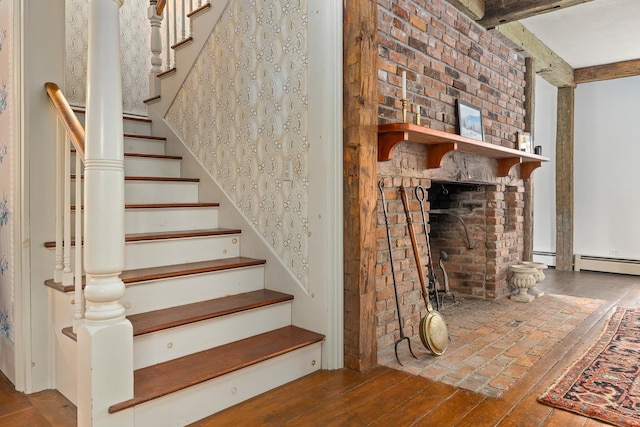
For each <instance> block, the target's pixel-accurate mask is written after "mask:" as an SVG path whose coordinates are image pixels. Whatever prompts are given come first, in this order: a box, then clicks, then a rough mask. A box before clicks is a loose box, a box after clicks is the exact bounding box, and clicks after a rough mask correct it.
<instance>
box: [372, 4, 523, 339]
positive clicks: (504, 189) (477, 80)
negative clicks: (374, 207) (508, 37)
mask: <svg viewBox="0 0 640 427" xmlns="http://www.w3.org/2000/svg"><path fill="white" fill-rule="evenodd" d="M378 12H379V15H378V35H379V39H380V46H379V49H378V79H379V80H378V94H379V115H378V117H379V123H393V122H399V121H401V118H402V114H401V103H400V85H401V77H400V76H401V72H402V71H406V74H407V98H408V103H409V111H410V114H409V116H408V120H409V121H412V120H413V117H414V116H413V114H411V111H414V108H415V107H414V106H415V105H419V106H420V107H421V114H422V121H421V123H420V125H421V126H425V127H429V128H431V129H436V130H439V131H445V132H449V133H456V132H457V131H456V124H457V123H456V122H457V119H456V114H455V104H456V99H461V100H463V101H466V102H468V103H471V104H473V105H476V106H478V107H480V108H481V109H482V118H483V125H484V126H483V128H484V141H485V142H488V143H491V144H497V145H501V146H504V147H509V148H515V139H516V134H517V132H522V131H523V129H524V114H525V111H524V108H523V105H524V85H525V82H524V71H525V65H524V58H522V57H521V56H519V55H518V53H517V52H515V51H513V50H511V49H510V48H509V47H508V46H507V45H505V44H504V43H503V42H502V41H501V39H500V38H499V37H497V36H495V35H494V34H493V33H491V32H487V31H485V30H484V29H483V28H481V27H479V26H478V25H476V24H475V23H474V22H472V21H470V20H469V19H468V18H466V17H465V16H464V15H462V14H461V13H459V12H458V11H457V10H456V9H455V8H454V7H452V6H451V5H449V4H448V3H447V2H445V1H443V0H412V1H389V0H378ZM426 165H427V149H426V147H425V146H424V145H421V144H416V143H412V142H410V141H409V142H401V143H400V144H398V145H397V146H396V147H395V149H394V154H393V158H392V159H391V160H388V161H381V162H378V172H377V175H378V179H379V180H380V181H382V182H383V184H384V187H385V200H386V204H385V205H386V208H387V211H388V220H389V223H390V234H391V243H392V253H393V260H394V268H395V272H396V274H395V281H396V284H397V288H398V294H399V297H398V300H399V303H400V316H401V318H402V328H403V331H404V334H405V335H406V336H414V335H417V334H418V326H419V322H420V318H421V316H422V315H424V313H425V306H424V302H423V300H422V296H421V291H420V289H421V288H420V283H419V280H418V276H417V272H416V264H415V260H414V257H413V252H412V246H411V242H410V239H409V235H408V230H407V224H406V218H405V214H404V210H403V206H402V203H401V200H400V197H399V194H398V187H400V186H404V187H406V188H407V189H408V190H409V192H408V194H410V195H411V197H410V199H411V203H410V206H411V215H412V218H414V224H416V225H418V226H417V227H416V231H417V233H418V240H419V242H420V245H419V246H420V251H421V261H422V263H423V264H424V265H427V264H428V258H427V254H426V252H427V251H426V245H425V243H426V242H425V240H424V230H423V229H422V225H421V219H420V207H419V204H418V202H417V201H416V200H415V198H414V197H413V193H412V191H413V188H415V186H416V185H421V186H423V187H425V188H428V201H427V203H425V208H426V210H427V212H431V213H430V214H429V215H428V221H429V223H430V227H431V234H430V236H431V252H432V255H433V264H434V266H435V267H436V271H437V266H438V261H439V258H440V252H441V251H444V252H446V253H447V255H448V258H447V260H446V261H443V264H444V265H445V268H446V270H447V272H448V275H449V280H450V287H451V291H452V292H454V293H455V294H457V295H459V296H461V297H463V298H490V299H499V298H504V297H506V296H508V295H509V294H510V293H511V287H510V285H509V284H508V281H507V279H508V277H507V276H508V266H509V264H511V263H513V262H515V261H518V260H521V259H522V254H523V249H524V246H523V245H524V243H523V233H524V231H523V206H524V181H523V180H522V179H520V178H519V174H518V168H519V166H515V167H514V168H513V170H512V171H511V173H510V174H509V175H508V176H506V177H498V176H497V175H498V174H497V164H496V160H495V159H492V158H487V157H483V156H479V155H473V154H465V153H460V152H451V153H448V154H447V155H446V156H445V157H444V158H443V162H442V166H441V167H439V168H435V169H427V167H426ZM378 198H379V202H378V215H377V226H378V228H377V231H378V234H377V263H376V294H377V307H376V314H377V319H376V321H377V323H376V327H377V341H378V348H383V347H386V346H388V345H391V344H393V343H394V341H395V340H396V339H398V335H399V322H398V315H397V313H396V305H395V297H394V290H393V282H394V280H393V277H392V275H391V264H390V254H389V250H388V246H387V239H386V236H387V234H386V227H385V224H384V217H383V214H382V203H381V202H380V195H378ZM418 223H419V224H418ZM463 225H464V227H463ZM465 228H466V233H467V234H468V238H469V239H468V240H469V243H470V246H471V248H469V247H468V246H469V243H467V238H466V234H465Z"/></svg>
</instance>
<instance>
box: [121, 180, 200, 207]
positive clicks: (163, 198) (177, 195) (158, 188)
mask: <svg viewBox="0 0 640 427" xmlns="http://www.w3.org/2000/svg"><path fill="white" fill-rule="evenodd" d="M124 187H125V189H124V194H125V196H124V201H125V203H127V204H144V203H197V202H198V183H197V182H171V181H169V182H154V181H125V186H124Z"/></svg>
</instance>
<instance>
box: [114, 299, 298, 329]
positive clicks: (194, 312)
mask: <svg viewBox="0 0 640 427" xmlns="http://www.w3.org/2000/svg"><path fill="white" fill-rule="evenodd" d="M292 299H293V296H292V295H288V294H285V293H282V292H277V291H272V290H268V289H260V290H258V291H252V292H246V293H242V294H238V295H229V296H226V297H222V298H217V299H212V300H208V301H200V302H196V303H193V304H186V305H183V306H180V307H172V308H167V309H164V310H155V311H149V312H147V313H140V314H134V315H131V316H127V318H128V319H129V321H130V322H131V324H132V325H133V336H134V337H135V336H139V335H144V334H149V333H151V332H156V331H160V330H163V329H168V328H173V327H176V326H182V325H187V324H189V323H195V322H199V321H202V320H207V319H214V318H216V317H221V316H225V315H228V314H232V313H239V312H242V311H246V310H251V309H254V308H258V307H265V306H267V305H271V304H277V303H280V302H284V301H291V300H292Z"/></svg>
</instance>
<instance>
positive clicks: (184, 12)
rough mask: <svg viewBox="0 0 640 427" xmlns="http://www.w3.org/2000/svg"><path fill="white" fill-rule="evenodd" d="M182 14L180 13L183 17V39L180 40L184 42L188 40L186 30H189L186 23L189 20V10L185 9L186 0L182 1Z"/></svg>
mask: <svg viewBox="0 0 640 427" xmlns="http://www.w3.org/2000/svg"><path fill="white" fill-rule="evenodd" d="M181 12H182V13H180V15H182V32H181V35H182V38H181V39H180V41H182V40H184V39H185V38H186V37H185V34H186V33H185V30H186V28H187V25H186V24H187V22H186V19H187V9H186V8H185V3H184V0H182V11H181Z"/></svg>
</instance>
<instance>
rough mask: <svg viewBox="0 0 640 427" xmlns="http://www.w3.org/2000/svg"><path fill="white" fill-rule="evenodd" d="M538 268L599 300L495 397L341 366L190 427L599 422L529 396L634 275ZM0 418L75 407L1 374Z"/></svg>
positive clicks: (34, 421) (574, 350)
mask: <svg viewBox="0 0 640 427" xmlns="http://www.w3.org/2000/svg"><path fill="white" fill-rule="evenodd" d="M545 273H546V275H547V278H546V279H545V281H544V282H543V283H542V285H543V286H541V288H543V289H544V290H545V291H546V292H548V293H554V294H564V295H573V296H581V297H588V298H595V299H603V300H605V301H606V302H605V303H604V304H602V305H601V306H600V308H599V309H597V310H596V311H595V312H594V313H593V315H591V316H590V317H589V318H587V319H586V320H585V321H584V322H583V323H582V324H580V325H579V326H578V327H577V328H576V329H575V330H574V331H573V332H571V333H570V334H569V335H568V336H567V337H566V338H565V339H564V340H563V341H562V342H561V343H560V345H558V346H556V347H555V348H554V349H553V350H551V351H550V352H549V353H548V354H547V355H546V356H544V357H543V358H542V359H541V360H540V361H539V362H538V363H536V364H535V365H534V366H533V367H532V368H531V370H530V371H529V372H528V374H527V375H526V376H525V377H523V378H522V379H521V380H520V381H518V382H517V383H516V384H515V385H514V386H512V387H511V388H510V389H509V390H508V391H507V392H506V393H505V394H504V395H503V396H502V397H501V398H499V399H493V398H489V397H486V396H484V395H480V394H476V393H473V392H470V391H466V390H462V389H456V388H454V387H452V386H449V385H445V384H441V383H437V382H433V381H430V380H428V379H425V378H422V377H416V376H412V375H409V374H407V373H405V372H401V371H397V370H394V369H391V368H386V367H376V368H374V369H371V370H369V371H368V372H363V373H358V372H354V371H351V370H348V369H342V370H337V371H320V372H317V373H315V374H313V375H310V376H307V377H305V378H302V379H300V380H298V381H295V382H293V383H290V384H287V385H285V386H283V387H280V388H278V389H276V390H273V391H271V392H269V393H266V394H263V395H261V396H258V397H256V398H254V399H251V400H249V401H247V402H245V403H243V404H240V405H238V406H235V407H233V408H230V409H228V410H226V411H222V412H220V413H218V414H216V415H213V416H211V417H209V418H206V419H204V420H201V421H199V422H197V423H194V424H193V426H199V427H202V426H236V425H243V426H303V425H304V426H307V425H308V426H329V425H335V426H364V425H371V426H422V425H425V426H427V425H428V426H474V427H477V426H572V427H573V426H576V427H593V426H600V425H602V426H604V425H606V424H603V423H600V422H598V421H595V420H592V419H588V418H584V417H581V416H579V415H575V414H571V413H569V412H566V411H562V410H557V409H553V408H551V407H548V406H546V405H542V404H540V403H538V402H537V400H536V399H537V397H538V396H539V395H540V394H541V393H542V392H543V391H544V390H545V389H546V388H547V386H549V385H550V384H551V382H553V380H554V379H555V378H557V377H558V376H559V375H560V374H561V373H562V371H563V369H564V368H565V367H566V366H567V365H568V364H569V363H570V362H571V361H572V360H574V359H576V358H577V357H579V356H580V355H581V354H582V352H583V351H584V350H585V349H586V348H587V347H588V346H589V345H590V343H591V342H592V341H593V340H595V338H596V337H597V336H598V334H599V333H600V331H601V329H602V326H603V324H604V322H605V321H606V318H607V315H608V313H609V311H610V309H611V308H612V307H613V306H615V305H623V306H627V307H634V306H640V277H633V276H622V275H611V274H602V273H590V272H580V273H563V272H557V271H555V270H547V271H546V272H545ZM212 398H214V397H212ZM0 425H2V426H11V427H14V426H63V427H65V426H74V425H75V408H73V406H72V405H70V403H69V402H68V401H67V400H66V399H64V398H63V397H62V396H60V395H59V394H58V393H56V392H54V391H45V392H41V393H36V394H33V395H29V396H25V395H23V394H21V393H17V392H15V391H13V386H12V385H11V383H9V382H8V380H6V378H4V377H1V378H0Z"/></svg>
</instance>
